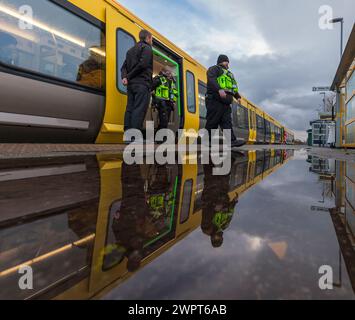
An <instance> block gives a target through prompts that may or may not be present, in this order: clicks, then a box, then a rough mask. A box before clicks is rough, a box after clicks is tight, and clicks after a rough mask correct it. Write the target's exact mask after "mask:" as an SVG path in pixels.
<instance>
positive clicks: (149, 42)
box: [121, 30, 153, 132]
mask: <svg viewBox="0 0 355 320" xmlns="http://www.w3.org/2000/svg"><path fill="white" fill-rule="evenodd" d="M139 39H140V41H139V42H138V43H137V44H136V45H135V46H134V47H133V48H131V49H129V50H128V52H127V55H126V60H125V62H124V63H123V66H122V68H121V75H122V83H123V85H125V86H127V94H128V102H127V108H126V113H125V119H124V129H125V131H126V130H128V129H138V130H141V131H142V132H143V123H144V119H145V116H146V113H147V110H148V107H149V103H150V99H151V89H152V80H153V79H152V78H153V48H152V46H153V36H152V34H151V33H150V32H149V31H147V30H142V31H141V32H140V33H139Z"/></svg>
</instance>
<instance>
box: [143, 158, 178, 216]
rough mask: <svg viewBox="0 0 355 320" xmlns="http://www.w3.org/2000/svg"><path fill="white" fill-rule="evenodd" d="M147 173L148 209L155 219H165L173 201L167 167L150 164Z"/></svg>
mask: <svg viewBox="0 0 355 320" xmlns="http://www.w3.org/2000/svg"><path fill="white" fill-rule="evenodd" d="M149 173H150V174H149V177H148V185H147V198H148V205H149V209H150V212H151V214H152V215H153V217H154V218H155V219H158V220H163V221H165V219H166V218H167V215H169V214H170V211H171V208H172V205H173V201H174V194H173V187H172V185H171V181H170V179H169V172H168V168H167V167H166V166H163V165H152V166H151V167H150V169H149Z"/></svg>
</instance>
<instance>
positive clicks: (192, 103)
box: [186, 71, 196, 113]
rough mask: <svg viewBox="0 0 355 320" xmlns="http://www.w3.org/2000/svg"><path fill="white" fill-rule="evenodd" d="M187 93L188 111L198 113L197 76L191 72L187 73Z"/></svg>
mask: <svg viewBox="0 0 355 320" xmlns="http://www.w3.org/2000/svg"><path fill="white" fill-rule="evenodd" d="M186 89H187V90H186V92H187V110H188V111H189V112H191V113H195V112H196V88H195V76H194V74H193V73H191V72H190V71H186Z"/></svg>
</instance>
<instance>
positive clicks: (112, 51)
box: [96, 5, 141, 143]
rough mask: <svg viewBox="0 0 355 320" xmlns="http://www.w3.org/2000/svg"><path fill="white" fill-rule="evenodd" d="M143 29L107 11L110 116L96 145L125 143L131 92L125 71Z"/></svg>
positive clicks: (106, 113) (116, 13) (106, 114)
mask: <svg viewBox="0 0 355 320" xmlns="http://www.w3.org/2000/svg"><path fill="white" fill-rule="evenodd" d="M140 31H141V28H140V27H139V26H138V25H137V24H136V23H134V21H132V20H130V19H129V18H127V17H126V16H125V15H123V14H122V13H121V12H119V10H118V9H116V8H114V7H113V6H109V5H108V6H107V8H106V38H107V43H106V70H107V72H106V112H105V116H104V121H103V124H102V127H101V131H100V134H99V136H98V138H97V140H96V143H120V142H122V141H123V133H124V114H125V111H126V105H127V88H126V87H125V86H124V85H123V84H122V82H121V67H122V65H123V63H124V61H125V59H126V53H127V51H128V50H129V49H130V48H131V47H133V46H134V45H135V44H136V42H137V40H138V35H139V32H140Z"/></svg>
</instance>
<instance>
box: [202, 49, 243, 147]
mask: <svg viewBox="0 0 355 320" xmlns="http://www.w3.org/2000/svg"><path fill="white" fill-rule="evenodd" d="M233 98H236V99H237V100H238V102H239V103H240V99H241V96H240V94H239V89H238V84H237V81H236V79H235V77H234V75H233V73H232V72H231V71H230V70H229V58H228V57H227V56H226V55H223V54H222V55H220V56H219V57H218V60H217V64H216V65H215V66H212V67H210V68H209V69H208V71H207V95H206V108H207V123H206V129H207V130H208V131H209V134H210V136H211V130H213V129H218V128H219V127H221V129H222V130H223V129H230V130H231V140H232V141H231V145H232V147H239V146H241V145H243V144H244V142H243V143H242V142H240V141H238V140H237V138H236V136H235V134H234V132H233V125H232V107H231V105H232V103H233Z"/></svg>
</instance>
